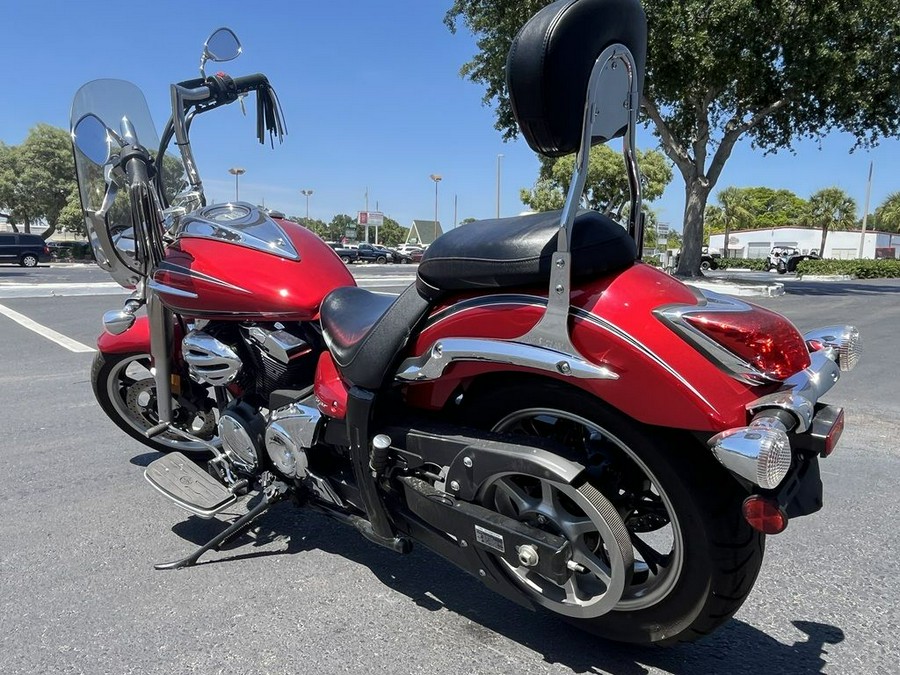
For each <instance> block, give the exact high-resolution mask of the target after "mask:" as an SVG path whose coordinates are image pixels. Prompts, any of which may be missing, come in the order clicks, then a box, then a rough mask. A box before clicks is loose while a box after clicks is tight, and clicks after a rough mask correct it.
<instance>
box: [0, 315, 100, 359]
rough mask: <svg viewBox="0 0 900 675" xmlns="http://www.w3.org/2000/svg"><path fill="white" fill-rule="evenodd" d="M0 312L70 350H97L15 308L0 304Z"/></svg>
mask: <svg viewBox="0 0 900 675" xmlns="http://www.w3.org/2000/svg"><path fill="white" fill-rule="evenodd" d="M0 314H4V315H6V316H8V317H9V318H10V319H12V320H13V321H15V322H16V323H17V324H19V325H20V326H22V327H23V328H27V329H28V330H30V331H34V332H35V333H37V334H38V335H40V336H42V337H45V338H47V339H48V340H50V341H51V342H55V343H56V344H58V345H59V346H60V347H65V348H66V349H68V350H69V351H70V352H93V351H95V350H94V348H93V347H88V346H87V345H85V344H82V343H80V342H78V340H73V339H72V338H70V337H66V336H65V335H63V334H62V333H57V332H56V331H55V330H53V329H52V328H47V327H46V326H43V325H41V324H39V323H38V322H37V321H32V320H31V319H29V318H28V317H27V316H25V315H24V314H19V313H18V312H17V311H15V310H14V309H10V308H9V307H6V306H5V305H0Z"/></svg>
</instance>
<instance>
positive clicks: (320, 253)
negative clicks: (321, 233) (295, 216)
mask: <svg viewBox="0 0 900 675" xmlns="http://www.w3.org/2000/svg"><path fill="white" fill-rule="evenodd" d="M151 284H152V286H153V288H154V290H155V291H156V292H157V293H158V294H159V296H160V298H161V299H162V302H163V303H164V304H165V305H166V306H167V307H169V308H170V309H171V310H173V311H175V312H177V313H179V314H183V315H186V316H191V317H198V318H207V319H226V320H234V321H242V320H256V321H310V320H313V319H316V318H318V315H319V306H320V305H321V302H322V298H324V297H325V295H326V294H327V293H328V292H329V291H331V290H332V289H334V288H337V287H338V286H354V285H356V282H355V281H354V279H353V276H352V275H351V274H350V272H349V270H348V269H347V266H346V265H345V264H344V263H343V262H341V260H340V258H338V256H337V255H336V254H335V252H334V251H333V250H332V249H331V247H329V246H328V245H327V244H326V243H325V242H324V241H322V240H321V239H320V238H319V237H317V236H316V235H315V234H313V233H312V232H310V231H309V230H307V229H306V228H305V227H303V226H301V225H298V224H297V223H294V222H291V221H289V220H284V219H281V218H270V217H269V216H268V215H267V214H265V213H263V212H261V211H259V210H258V209H256V208H255V207H252V206H250V205H249V204H240V203H238V204H222V205H215V206H208V207H206V208H204V209H201V210H200V211H199V212H197V213H196V214H191V215H190V216H187V217H185V219H184V221H183V224H182V226H181V229H180V232H179V235H178V237H177V240H176V241H175V243H173V244H172V245H171V246H169V248H168V249H167V251H166V257H165V259H164V260H163V262H162V263H161V264H160V265H159V267H158V269H157V270H156V271H155V272H154V274H153V281H152V282H151Z"/></svg>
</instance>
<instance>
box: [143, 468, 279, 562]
mask: <svg viewBox="0 0 900 675" xmlns="http://www.w3.org/2000/svg"><path fill="white" fill-rule="evenodd" d="M287 493H288V486H287V485H285V484H284V483H273V484H271V485H270V486H268V487H267V488H266V489H265V490H264V491H263V499H262V501H261V502H260V503H259V504H257V505H256V506H254V507H253V508H252V509H250V510H249V511H248V512H247V513H245V514H244V515H243V516H241V517H240V518H238V519H237V520H236V521H234V522H233V523H232V524H231V526H229V527H228V528H226V529H225V530H223V531H222V532H220V533H219V534H217V535H216V536H215V537H213V538H212V539H210V540H209V541H208V542H206V543H205V544H204V545H203V546H201V547H200V548H198V549H197V550H196V551H194V552H193V553H191V554H190V555H189V556H187V557H186V558H182V559H181V560H174V561H172V562H167V563H159V564H158V565H154V566H153V567H154V569H158V570H177V569H181V568H182V567H192V566H194V565H196V564H197V561H198V560H199V559H200V556H202V555H203V554H204V553H206V552H207V551H211V550H217V551H218V550H219V547H220V546H222V545H223V544H225V543H226V542H228V541H230V540H231V539H234V538H235V537H236V536H238V535H239V534H241V533H242V532H243V531H244V530H246V529H247V528H248V527H250V525H251V524H252V523H253V521H254V520H256V519H257V518H258V517H259V516H261V515H262V514H263V513H265V512H266V511H268V510H269V509H270V508H272V507H273V506H275V504H277V503H278V502H280V501H281V500H283V499H284V498H285V497H286V496H287Z"/></svg>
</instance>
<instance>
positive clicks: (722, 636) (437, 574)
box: [172, 504, 844, 675]
mask: <svg viewBox="0 0 900 675" xmlns="http://www.w3.org/2000/svg"><path fill="white" fill-rule="evenodd" d="M251 506H252V504H251ZM226 526H227V524H226V523H223V522H221V521H217V520H203V519H200V518H195V517H190V518H189V519H188V520H186V521H184V522H182V523H179V524H177V525H176V526H174V527H173V528H172V530H173V532H175V534H178V535H179V536H180V537H182V538H184V539H187V540H189V541H192V542H193V543H196V544H202V543H204V542H205V541H207V540H208V539H210V538H211V537H213V536H215V535H216V534H218V533H219V532H221V531H222V530H223V529H224V528H225V527H226ZM276 541H284V542H286V547H284V548H280V549H278V550H253V551H247V552H238V550H239V549H241V548H244V547H246V546H248V545H249V546H252V547H253V548H254V549H259V548H261V547H264V546H267V545H268V544H272V543H273V542H276ZM313 550H319V551H322V552H325V553H329V554H333V555H337V556H340V557H342V558H345V559H347V560H350V561H353V562H354V563H357V564H359V565H361V566H364V567H366V568H367V569H368V570H370V571H371V572H372V573H373V574H374V575H375V576H376V577H377V578H378V579H379V580H380V581H381V582H382V583H383V584H384V585H385V586H387V587H389V588H391V589H392V590H394V591H396V592H398V593H402V594H403V595H405V596H407V597H408V598H410V599H411V600H412V601H413V602H415V603H416V604H417V605H418V606H419V607H422V608H424V609H427V610H430V611H438V610H440V609H442V608H446V609H447V610H449V611H451V612H454V613H455V614H457V615H459V616H462V617H465V618H466V619H469V620H470V622H471V623H468V624H466V625H465V627H464V629H465V631H467V632H468V633H469V634H470V638H471V640H472V641H474V642H477V643H484V644H485V645H486V646H489V647H491V648H492V649H497V648H498V645H497V635H501V636H504V637H506V638H507V639H509V640H512V641H514V642H516V643H518V644H520V645H522V646H524V647H526V648H527V649H529V650H532V651H533V652H536V653H538V654H541V655H542V656H543V659H544V661H545V662H547V663H550V664H559V665H562V666H565V667H567V668H569V669H571V670H572V671H573V672H576V673H606V672H609V673H616V674H617V675H646V674H647V673H650V669H651V668H652V669H659V670H662V671H664V672H667V673H672V674H674V675H693V674H695V673H705V674H709V675H715V674H721V675H726V674H727V675H740V674H743V673H746V674H748V675H749V674H751V673H752V674H754V675H755V674H757V673H759V668H760V664H761V663H769V664H773V665H774V664H777V667H778V669H779V670H781V671H782V672H785V673H817V672H822V670H823V668H824V667H825V665H826V663H827V662H826V661H825V659H824V656H825V655H826V654H827V653H828V652H827V647H826V645H832V644H838V643H840V642H842V641H843V640H844V632H843V631H842V630H841V629H840V628H838V627H836V626H831V625H828V624H824V623H818V622H813V621H802V620H795V621H793V622H792V624H793V626H794V627H795V628H796V629H797V630H798V631H799V632H800V633H803V634H804V637H803V638H801V639H798V640H797V641H795V642H794V643H792V644H784V643H781V642H779V641H778V640H776V639H774V638H772V637H770V636H769V635H767V634H766V633H764V632H763V631H761V630H759V629H757V628H754V627H753V626H751V625H750V624H748V623H745V622H743V621H740V620H737V619H732V620H731V621H730V622H728V623H727V624H726V625H725V626H724V627H723V628H722V629H720V630H719V631H718V632H717V633H716V634H714V635H712V636H710V637H709V638H706V639H705V640H703V641H701V642H699V643H695V644H691V645H679V646H676V647H673V648H670V649H659V648H656V647H653V648H647V647H635V646H630V645H623V644H620V643H615V642H609V641H606V640H602V639H600V638H597V637H595V636H592V635H589V634H587V633H583V632H581V631H577V630H572V628H571V627H570V626H569V625H567V624H565V623H563V622H562V621H559V620H557V619H556V618H554V617H551V616H548V615H547V614H544V613H541V612H531V611H528V610H527V609H524V608H522V607H519V606H518V605H515V604H513V603H511V602H509V601H508V600H505V599H504V598H502V597H500V596H497V595H495V594H493V593H491V592H490V591H488V590H487V589H485V588H484V587H483V586H482V585H481V584H480V583H479V582H478V581H477V580H476V579H474V578H472V577H470V576H469V575H467V574H466V573H465V572H462V571H461V570H459V569H457V568H456V567H454V566H453V565H451V564H450V563H448V562H446V561H445V560H444V559H443V558H440V557H439V556H437V555H436V554H433V553H431V552H430V551H428V550H427V549H426V548H424V547H423V546H418V547H416V548H415V549H414V550H413V552H412V553H410V554H409V555H406V556H398V555H397V554H395V553H391V552H389V551H387V550H385V549H382V548H380V547H378V546H376V545H375V544H372V543H370V542H369V541H367V540H365V539H364V538H363V537H361V536H359V535H357V534H356V533H355V532H353V531H352V530H350V529H348V528H347V527H346V526H343V525H340V524H338V523H336V522H334V521H332V520H330V519H328V518H326V517H324V516H321V515H318V514H316V513H312V512H309V511H301V510H298V509H292V508H290V507H289V505H287V504H285V505H281V506H279V507H278V508H276V509H273V510H272V511H270V512H268V513H266V514H265V515H263V516H262V517H260V519H259V520H258V521H257V522H256V523H255V525H254V526H253V527H252V528H251V529H250V531H249V532H248V533H246V534H244V535H243V536H241V537H240V538H238V539H237V540H235V541H234V542H231V543H230V544H229V545H228V547H227V548H223V550H222V551H221V552H220V553H219V554H218V557H216V558H211V559H210V560H209V561H206V562H204V561H201V562H200V563H199V564H201V565H203V564H219V563H228V562H236V561H239V560H242V559H250V558H259V557H262V556H269V555H284V554H296V553H302V552H304V551H313ZM232 552H234V553H233V554H232ZM211 555H216V554H211ZM423 570H428V574H423V573H422V572H423ZM504 651H508V650H504Z"/></svg>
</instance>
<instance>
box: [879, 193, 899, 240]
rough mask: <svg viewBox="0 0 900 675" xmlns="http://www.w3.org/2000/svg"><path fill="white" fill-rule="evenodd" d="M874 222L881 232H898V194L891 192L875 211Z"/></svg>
mask: <svg viewBox="0 0 900 675" xmlns="http://www.w3.org/2000/svg"><path fill="white" fill-rule="evenodd" d="M875 222H877V223H878V228H879V229H883V230H897V231H898V232H900V192H892V193H891V194H889V195H888V196H887V199H885V200H884V201H883V202H882V204H881V206H879V207H878V208H877V209H875Z"/></svg>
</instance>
